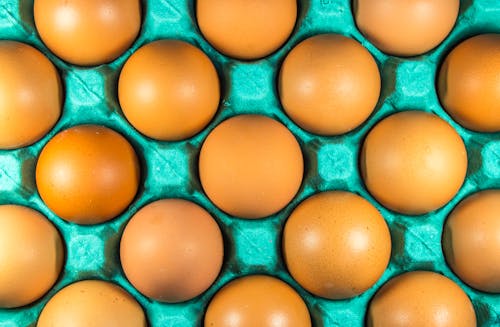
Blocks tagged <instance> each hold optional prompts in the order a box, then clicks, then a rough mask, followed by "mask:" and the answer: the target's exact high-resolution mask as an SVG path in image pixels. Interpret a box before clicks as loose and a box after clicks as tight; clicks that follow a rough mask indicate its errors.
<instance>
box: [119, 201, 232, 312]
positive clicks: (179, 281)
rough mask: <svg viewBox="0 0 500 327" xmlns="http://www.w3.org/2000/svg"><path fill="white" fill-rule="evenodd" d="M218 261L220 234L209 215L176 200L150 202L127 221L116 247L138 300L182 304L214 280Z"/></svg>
mask: <svg viewBox="0 0 500 327" xmlns="http://www.w3.org/2000/svg"><path fill="white" fill-rule="evenodd" d="M223 256H224V248H223V240H222V234H221V231H220V229H219V226H218V225H217V223H216V222H215V220H214V219H213V218H212V217H211V216H210V214H209V213H208V212H207V211H205V210H204V209H203V208H201V207H200V206H198V205H197V204H195V203H193V202H189V201H186V200H181V199H165V200H159V201H155V202H153V203H150V204H148V205H147V206H145V207H143V208H142V209H140V210H139V211H138V212H137V213H136V214H135V215H134V216H133V217H132V219H131V220H130V221H129V223H128V224H127V226H126V227H125V230H124V232H123V236H122V240H121V243H120V258H121V263H122V267H123V270H124V272H125V275H126V276H127V278H128V280H129V281H130V282H131V283H132V285H134V287H135V288H137V289H138V290H139V291H140V292H141V293H143V294H144V295H146V296H148V297H150V298H153V299H155V300H158V301H163V302H182V301H187V300H190V299H192V298H194V297H196V296H198V295H199V294H201V293H203V292H204V291H205V290H206V289H207V288H209V287H210V285H212V283H213V282H214V281H215V279H216V278H217V275H218V274H219V271H220V268H221V266H222V259H223Z"/></svg>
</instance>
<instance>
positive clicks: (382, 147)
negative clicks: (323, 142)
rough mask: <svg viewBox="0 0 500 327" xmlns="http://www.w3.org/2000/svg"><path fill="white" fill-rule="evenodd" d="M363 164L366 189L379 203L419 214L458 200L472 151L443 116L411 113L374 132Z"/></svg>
mask: <svg viewBox="0 0 500 327" xmlns="http://www.w3.org/2000/svg"><path fill="white" fill-rule="evenodd" d="M360 166H361V173H362V177H363V180H364V182H365V185H366V187H367V188H368V190H369V191H370V193H371V194H372V195H373V196H374V197H375V198H376V199H377V200H378V201H379V202H381V203H382V204H383V205H384V206H386V207H387V208H389V209H392V210H394V211H397V212H401V213H405V214H409V215H419V214H424V213H427V212H430V211H433V210H435V209H438V208H440V207H441V206H443V205H445V204H446V203H448V201H450V200H451V199H452V198H453V196H455V194H456V193H457V191H458V190H459V189H460V187H461V186H462V183H463V181H464V178H465V174H466V171H467V152H466V149H465V145H464V143H463V141H462V139H461V138H460V135H458V133H457V132H456V131H455V130H454V129H453V127H451V126H450V125H449V124H448V123H447V122H445V121H444V120H442V119H441V118H439V117H438V116H436V115H433V114H429V113H425V112H422V111H405V112H400V113H396V114H393V115H391V116H389V117H387V118H385V119H383V120H382V121H380V122H379V123H378V124H377V125H375V127H374V128H373V129H372V130H371V131H370V132H369V133H368V136H367V137H366V139H365V141H364V144H363V148H362V151H361V159H360Z"/></svg>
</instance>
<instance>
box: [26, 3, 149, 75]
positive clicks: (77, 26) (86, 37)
mask: <svg viewBox="0 0 500 327" xmlns="http://www.w3.org/2000/svg"><path fill="white" fill-rule="evenodd" d="M33 15H34V20H35V25H36V30H37V32H38V33H39V35H40V38H41V39H42V41H43V42H44V43H45V44H46V46H47V47H48V48H49V49H50V50H51V51H52V52H54V53H55V54H56V55H57V56H59V57H61V58H62V59H63V60H66V61H68V62H70V63H72V64H76V65H82V66H94V65H100V64H104V63H107V62H110V61H113V60H114V59H116V58H117V57H118V56H120V55H121V54H122V53H123V52H125V50H127V48H128V47H129V46H131V45H132V43H133V42H134V40H135V38H136V37H137V35H138V34H139V30H140V28H141V2H140V0H120V1H116V0H71V1H67V0H35V1H34V3H33Z"/></svg>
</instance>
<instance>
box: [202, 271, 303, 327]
mask: <svg viewBox="0 0 500 327" xmlns="http://www.w3.org/2000/svg"><path fill="white" fill-rule="evenodd" d="M205 326H206V327H210V326H218V327H255V326H262V327H265V326H270V327H271V326H273V327H274V326H279V327H292V326H297V327H308V326H311V318H310V316H309V311H308V310H307V306H306V304H305V303H304V301H303V300H302V298H301V297H300V295H299V294H297V292H296V291H295V290H294V289H293V288H292V287H290V286H289V285H288V284H286V283H285V282H282V281H281V280H279V279H277V278H274V277H270V276H265V275H252V276H246V277H242V278H238V279H235V280H233V281H231V282H229V283H228V284H227V285H225V286H224V287H223V288H222V289H220V290H219V291H218V292H217V293H216V294H215V296H214V297H213V298H212V300H211V301H210V303H209V305H208V308H207V311H206V314H205Z"/></svg>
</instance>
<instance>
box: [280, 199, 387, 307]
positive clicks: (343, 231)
mask: <svg viewBox="0 0 500 327" xmlns="http://www.w3.org/2000/svg"><path fill="white" fill-rule="evenodd" d="M283 252H284V259H285V263H286V265H287V267H288V270H289V271H290V273H291V275H292V277H293V278H294V279H295V280H296V281H297V282H298V283H299V284H300V285H301V286H302V287H304V288H305V289H306V290H308V291H309V292H311V293H313V294H315V295H317V296H321V297H325V298H329V299H344V298H350V297H353V296H356V295H358V294H361V293H363V292H364V291H366V290H367V289H368V288H370V287H371V286H372V285H373V284H374V283H375V282H376V281H377V280H378V279H379V278H380V276H382V274H383V272H384V271H385V268H386V267H387V264H388V263H389V258H390V256H391V235H390V233H389V228H388V227H387V224H386V223H385V220H384V218H382V216H381V215H380V213H379V212H378V210H377V209H376V208H375V207H374V206H373V205H371V204H370V202H368V201H366V200H365V199H363V198H362V197H360V196H358V195H356V194H353V193H349V192H344V191H332V192H324V193H319V194H316V195H313V196H312V197H310V198H308V199H306V200H305V201H303V202H302V203H301V204H300V205H299V206H298V207H297V208H295V210H294V211H293V212H292V214H291V215H290V217H289V218H288V220H287V222H286V225H285V229H284V232H283Z"/></svg>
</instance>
